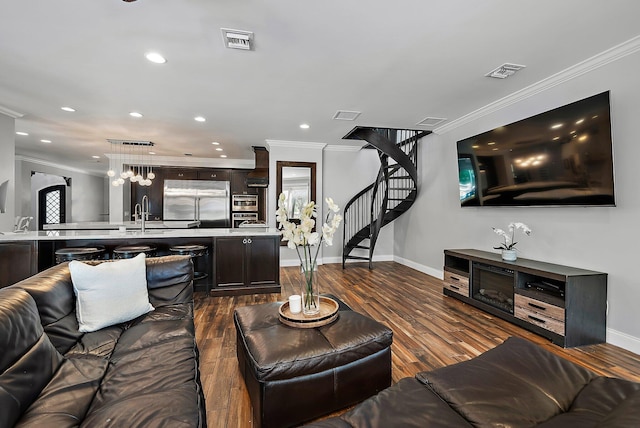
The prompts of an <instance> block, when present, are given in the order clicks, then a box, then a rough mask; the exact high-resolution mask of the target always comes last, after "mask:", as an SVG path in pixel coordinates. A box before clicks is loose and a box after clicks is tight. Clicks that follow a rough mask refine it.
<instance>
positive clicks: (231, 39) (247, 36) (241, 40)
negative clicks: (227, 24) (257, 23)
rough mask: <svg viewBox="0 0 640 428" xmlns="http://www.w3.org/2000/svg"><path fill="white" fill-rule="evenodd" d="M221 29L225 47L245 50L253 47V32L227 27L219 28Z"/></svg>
mask: <svg viewBox="0 0 640 428" xmlns="http://www.w3.org/2000/svg"><path fill="white" fill-rule="evenodd" d="M221 30H222V40H223V41H224V45H225V47H227V48H229V49H241V50H245V51H250V50H252V49H253V33H252V32H251V31H243V30H231V29H229V28H221Z"/></svg>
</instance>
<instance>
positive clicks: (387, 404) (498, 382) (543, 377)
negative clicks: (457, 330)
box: [306, 337, 640, 428]
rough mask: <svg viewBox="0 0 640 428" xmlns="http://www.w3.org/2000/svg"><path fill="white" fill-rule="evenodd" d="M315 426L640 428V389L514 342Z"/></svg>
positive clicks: (426, 374) (404, 384)
mask: <svg viewBox="0 0 640 428" xmlns="http://www.w3.org/2000/svg"><path fill="white" fill-rule="evenodd" d="M306 426H307V427H308V428H310V427H314V428H347V427H370V428H373V427H380V428H382V427H384V428H389V427H403V428H405V427H406V428H411V427H416V428H417V427H420V428H434V427H438V428H440V427H442V428H445V427H446V428H451V427H509V428H520V427H534V426H535V427H543V428H571V427H575V428H595V427H598V428H605V427H607V428H610V427H620V428H629V427H640V384H639V383H635V382H630V381H627V380H622V379H615V378H608V377H603V376H598V375H596V374H595V373H593V372H591V371H589V370H587V369H585V368H583V367H581V366H578V365H576V364H573V363H571V362H569V361H567V360H565V359H563V358H560V357H558V356H556V355H555V354H552V353H551V352H549V351H547V350H545V349H543V348H541V347H539V346H536V345H535V344H533V343H531V342H529V341H526V340H524V339H520V338H514V337H512V338H509V339H507V340H506V341H505V342H504V343H503V344H501V345H499V346H497V347H495V348H494V349H492V350H489V351H487V352H485V353H484V354H482V355H480V356H478V357H476V358H474V359H471V360H469V361H465V362H462V363H458V364H454V365H451V366H448V367H443V368H441V369H437V370H433V371H431V372H423V373H419V374H417V375H416V376H415V378H404V379H402V380H400V381H399V382H398V383H396V384H395V385H393V386H391V387H389V388H387V389H385V390H384V391H382V392H380V393H379V394H378V395H375V396H373V397H371V398H369V399H367V400H366V401H364V402H362V403H360V404H359V405H357V406H356V407H355V408H353V409H351V410H349V411H348V412H346V413H345V414H343V415H341V416H339V417H334V418H331V419H326V420H323V421H319V422H316V423H312V424H310V425H306Z"/></svg>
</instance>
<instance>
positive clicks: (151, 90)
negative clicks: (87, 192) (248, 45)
mask: <svg viewBox="0 0 640 428" xmlns="http://www.w3.org/2000/svg"><path fill="white" fill-rule="evenodd" d="M639 15H640V2H638V1H637V0H615V1H602V0H562V1H557V0H519V1H509V0H482V1H478V0H456V1H442V0H440V1H434V0H398V1H394V2H391V1H389V0H352V1H344V0H341V1H336V0H322V1H314V2H311V1H307V0H274V1H256V0H217V1H212V0H181V1H176V0H137V1H134V2H124V1H122V0H91V1H87V0H56V1H51V0H23V1H13V2H8V3H7V4H6V5H5V6H4V7H3V10H2V14H1V15H0V112H2V111H4V112H5V113H10V114H13V113H12V112H15V113H17V115H16V116H18V118H17V119H16V131H21V132H26V133H28V134H29V135H28V136H21V135H16V154H18V155H22V156H25V157H30V158H37V159H42V160H47V161H50V162H55V163H59V164H62V165H66V166H71V167H75V168H81V169H84V170H87V171H92V172H93V171H96V172H104V171H106V170H107V169H108V161H107V160H106V159H105V158H104V153H105V152H109V151H111V149H110V147H109V146H110V145H109V143H107V139H121V140H144V141H153V142H154V143H155V144H156V146H155V147H154V151H155V152H156V153H157V156H175V157H182V156H184V154H185V153H191V154H192V155H193V157H202V158H212V159H214V158H218V159H219V156H220V155H221V154H226V155H227V156H228V158H227V159H253V153H252V151H251V146H255V145H259V146H263V145H265V141H266V140H286V141H299V142H322V143H327V144H355V143H354V142H348V141H344V140H341V138H342V136H344V135H345V134H346V133H347V132H348V131H349V130H351V128H353V127H354V126H355V125H362V126H385V127H395V128H410V129H430V128H429V127H425V126H417V125H416V124H417V123H418V122H420V121H421V120H423V119H425V118H426V117H437V118H446V119H447V120H448V121H452V120H454V119H457V118H460V117H461V116H464V115H465V114H467V113H469V112H472V111H474V110H476V109H478V108H481V107H482V106H485V105H487V104H489V103H491V102H493V101H496V100H498V99H500V98H502V97H505V96H507V95H508V94H511V93H513V92H515V91H517V90H520V89H522V88H525V87H527V86H529V85H532V84H534V83H535V82H538V81H540V80H542V79H544V78H547V77H549V76H551V75H553V74H555V73H558V72H560V71H562V70H564V69H566V68H568V67H570V66H572V65H574V64H577V63H579V62H581V61H583V60H585V59H587V58H590V57H592V56H593V55H596V54H598V53H601V52H603V51H605V50H607V49H609V48H611V47H613V46H615V45H617V44H620V43H622V42H625V41H627V40H629V39H631V38H633V37H634V36H637V35H638V34H640V27H639V26H638V24H637V19H638V16H639ZM221 28H231V29H238V30H247V31H252V32H253V33H254V37H255V38H254V46H255V48H254V49H253V50H250V51H243V50H231V49H228V48H226V47H225V46H224V44H223V40H222V33H221ZM149 51H156V52H159V53H161V54H162V55H164V56H165V57H166V58H167V62H166V63H165V64H162V65H159V64H154V63H151V62H149V61H147V59H145V53H147V52H149ZM505 62H511V63H515V64H522V65H526V68H524V69H523V70H522V71H520V72H518V73H517V74H515V75H513V76H511V77H509V78H507V79H492V78H488V77H485V74H486V73H488V72H489V71H491V70H493V69H494V68H496V67H498V66H499V65H501V64H503V63H505ZM63 106H69V107H73V108H74V109H76V111H75V112H66V111H63V110H61V107H63ZM338 110H350V111H359V112H361V114H360V116H359V117H358V118H357V119H356V120H355V121H339V120H333V116H334V114H335V113H336V112H337V111H338ZM132 111H137V112H140V113H142V114H143V117H142V118H133V117H131V116H129V113H130V112H132ZM195 116H203V117H205V118H206V122H196V121H195V120H194V117H195ZM302 123H306V124H308V125H309V129H301V128H300V124H302ZM444 123H445V124H446V123H447V122H444ZM42 139H46V140H50V141H51V143H48V144H47V143H42V142H41V140H42ZM214 141H216V142H219V143H220V145H219V146H213V145H212V144H211V143H212V142H214ZM216 147H218V148H222V149H223V151H222V152H220V151H215V148H216ZM92 156H100V157H101V158H100V159H93V158H92ZM212 162H213V161H212ZM215 162H218V161H215Z"/></svg>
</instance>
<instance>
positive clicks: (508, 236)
mask: <svg viewBox="0 0 640 428" xmlns="http://www.w3.org/2000/svg"><path fill="white" fill-rule="evenodd" d="M492 229H493V231H494V232H495V233H497V234H498V235H500V236H502V238H503V239H504V242H503V243H501V244H500V245H498V246H497V247H493V248H494V249H496V250H517V248H516V244H517V242H515V241H514V240H513V239H514V237H515V233H516V230H518V229H522V232H523V233H524V234H525V235H527V236H529V235H531V229H530V228H529V226H527V225H526V224H524V223H509V232H508V233H507V232H505V231H504V230H502V229H496V228H495V227H494V228H492Z"/></svg>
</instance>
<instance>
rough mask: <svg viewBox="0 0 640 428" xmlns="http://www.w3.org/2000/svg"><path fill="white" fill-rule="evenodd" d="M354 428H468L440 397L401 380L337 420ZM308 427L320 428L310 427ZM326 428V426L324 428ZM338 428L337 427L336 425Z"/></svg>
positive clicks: (412, 383) (420, 384)
mask: <svg viewBox="0 0 640 428" xmlns="http://www.w3.org/2000/svg"><path fill="white" fill-rule="evenodd" d="M340 418H341V419H342V420H344V421H345V422H347V423H348V424H349V426H354V427H365V426H366V427H372V428H373V427H379V428H387V427H403V428H411V427H415V428H424V427H429V428H450V427H471V426H472V425H470V424H469V423H468V422H467V421H465V420H464V419H463V418H462V417H461V416H460V415H459V414H458V413H456V412H455V411H454V410H452V409H451V408H450V407H449V406H448V405H447V404H446V403H445V402H444V401H442V399H440V397H438V396H437V395H435V394H434V393H433V392H432V391H431V390H430V389H429V388H425V386H424V385H423V384H422V383H420V382H418V381H417V380H416V379H414V378H404V379H401V380H400V381H399V382H398V383H396V384H395V385H393V386H391V387H390V388H387V389H385V390H384V391H382V392H380V393H379V394H378V395H375V396H373V397H371V398H369V399H367V400H365V401H364V402H362V404H360V405H358V406H357V407H355V408H354V409H352V410H351V411H349V412H347V413H346V414H344V415H342V416H341V417H340ZM311 426H314V427H315V426H318V427H320V426H322V424H320V425H315V424H312V425H311ZM328 426H330V425H328ZM337 426H340V425H337Z"/></svg>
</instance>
